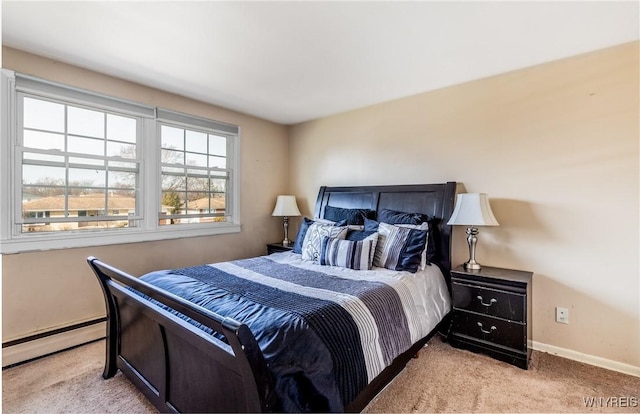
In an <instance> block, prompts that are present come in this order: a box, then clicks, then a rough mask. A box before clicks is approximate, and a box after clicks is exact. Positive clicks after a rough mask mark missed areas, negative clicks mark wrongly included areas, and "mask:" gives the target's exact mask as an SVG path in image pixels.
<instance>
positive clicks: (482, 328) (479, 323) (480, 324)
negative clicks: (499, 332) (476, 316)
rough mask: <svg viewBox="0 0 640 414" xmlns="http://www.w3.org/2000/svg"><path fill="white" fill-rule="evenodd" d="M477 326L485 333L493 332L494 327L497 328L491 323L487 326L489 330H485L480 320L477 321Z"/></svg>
mask: <svg viewBox="0 0 640 414" xmlns="http://www.w3.org/2000/svg"><path fill="white" fill-rule="evenodd" d="M478 326H479V327H480V330H481V331H482V333H486V334H490V333H493V331H495V330H496V329H498V328H496V327H495V326H493V325H491V328H489V329H490V330H488V331H485V330H484V327H483V326H482V322H478Z"/></svg>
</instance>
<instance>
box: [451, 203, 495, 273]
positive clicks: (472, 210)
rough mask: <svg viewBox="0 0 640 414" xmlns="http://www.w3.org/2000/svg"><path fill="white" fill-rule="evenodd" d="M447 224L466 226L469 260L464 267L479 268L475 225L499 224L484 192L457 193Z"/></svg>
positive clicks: (467, 268) (469, 268)
mask: <svg viewBox="0 0 640 414" xmlns="http://www.w3.org/2000/svg"><path fill="white" fill-rule="evenodd" d="M447 224H449V225H458V226H468V227H467V243H468V244H469V261H468V262H466V263H465V264H464V268H465V269H466V270H480V269H481V266H480V263H478V262H476V243H477V242H478V237H477V236H478V229H477V227H476V226H499V225H500V224H498V221H497V220H496V218H495V217H494V215H493V212H492V211H491V206H490V205H489V197H487V195H486V194H485V193H464V194H458V195H457V197H456V207H455V209H454V210H453V214H452V215H451V218H450V219H449V222H448V223H447Z"/></svg>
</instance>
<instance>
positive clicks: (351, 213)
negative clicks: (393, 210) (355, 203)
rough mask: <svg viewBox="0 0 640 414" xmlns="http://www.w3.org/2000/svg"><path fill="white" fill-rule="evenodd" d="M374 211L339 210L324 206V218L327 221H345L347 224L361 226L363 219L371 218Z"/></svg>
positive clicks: (359, 209) (360, 209)
mask: <svg viewBox="0 0 640 414" xmlns="http://www.w3.org/2000/svg"><path fill="white" fill-rule="evenodd" d="M374 215H375V211H373V210H369V209H366V208H340V207H333V206H326V207H325V208H324V218H325V219H327V220H333V221H340V220H346V221H347V224H355V225H362V224H364V219H365V218H373V217H374Z"/></svg>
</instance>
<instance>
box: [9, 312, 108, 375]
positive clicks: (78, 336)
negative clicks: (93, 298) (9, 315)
mask: <svg viewBox="0 0 640 414" xmlns="http://www.w3.org/2000/svg"><path fill="white" fill-rule="evenodd" d="M106 320H107V318H106V317H102V318H97V319H93V320H89V321H85V322H81V323H77V324H74V325H69V326H65V327H63V328H58V329H53V330H51V331H47V332H40V333H38V334H35V335H30V336H26V337H24V338H19V339H15V340H13V341H7V342H4V343H3V344H2V367H3V368H8V367H11V366H14V365H16V364H21V363H24V362H27V361H31V360H33V359H37V358H40V357H43V356H46V355H50V354H53V353H56V352H59V351H63V350H65V349H69V348H73V347H75V346H78V345H82V344H86V343H88V342H92V341H95V340H97V339H102V338H104V337H105V334H106V325H105V324H106Z"/></svg>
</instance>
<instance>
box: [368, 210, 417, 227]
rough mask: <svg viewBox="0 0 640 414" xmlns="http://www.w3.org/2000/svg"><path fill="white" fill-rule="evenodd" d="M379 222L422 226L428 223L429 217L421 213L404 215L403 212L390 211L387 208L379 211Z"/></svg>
mask: <svg viewBox="0 0 640 414" xmlns="http://www.w3.org/2000/svg"><path fill="white" fill-rule="evenodd" d="M377 220H378V221H379V222H382V223H388V224H415V225H418V224H422V223H424V222H425V221H428V217H427V216H425V215H424V214H421V213H404V212H402V211H396V210H389V209H386V208H383V209H380V211H378V217H377Z"/></svg>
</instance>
